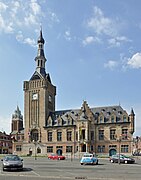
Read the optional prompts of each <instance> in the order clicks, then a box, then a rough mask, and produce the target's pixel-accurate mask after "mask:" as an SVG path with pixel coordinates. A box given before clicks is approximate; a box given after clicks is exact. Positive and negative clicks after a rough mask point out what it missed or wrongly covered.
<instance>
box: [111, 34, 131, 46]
mask: <svg viewBox="0 0 141 180" xmlns="http://www.w3.org/2000/svg"><path fill="white" fill-rule="evenodd" d="M130 41H131V40H129V39H128V38H127V37H125V36H117V37H114V38H111V39H109V40H108V43H109V45H110V46H112V47H119V46H120V45H121V43H122V42H130Z"/></svg>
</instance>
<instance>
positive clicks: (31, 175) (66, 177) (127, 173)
mask: <svg viewBox="0 0 141 180" xmlns="http://www.w3.org/2000/svg"><path fill="white" fill-rule="evenodd" d="M23 159H24V170H23V171H18V172H16V171H10V172H9V171H8V172H7V171H4V172H3V171H2V166H1V165H0V180H17V179H18V180H33V179H34V180H44V179H47V180H55V179H56V180H57V179H60V180H61V179H62V180H78V179H79V180H80V179H88V180H92V179H94V180H96V179H97V180H100V179H101V180H102V179H103V180H105V179H109V180H119V179H120V180H123V179H124V180H126V179H127V180H136V179H137V180H138V179H141V160H140V159H136V163H135V164H115V163H114V164H112V163H110V162H109V160H108V159H99V165H83V166H82V165H80V163H79V160H78V159H72V160H71V159H66V160H64V161H63V160H62V161H60V160H48V159H47V158H37V160H35V159H34V157H29V158H23Z"/></svg>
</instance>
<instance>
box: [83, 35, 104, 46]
mask: <svg viewBox="0 0 141 180" xmlns="http://www.w3.org/2000/svg"><path fill="white" fill-rule="evenodd" d="M93 42H98V43H101V40H100V39H99V38H98V37H94V36H87V37H86V38H85V39H84V40H83V41H82V43H83V45H84V46H86V45H88V44H91V43H93Z"/></svg>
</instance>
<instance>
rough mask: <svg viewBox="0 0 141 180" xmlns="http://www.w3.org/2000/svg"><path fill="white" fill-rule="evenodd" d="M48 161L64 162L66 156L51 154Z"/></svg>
mask: <svg viewBox="0 0 141 180" xmlns="http://www.w3.org/2000/svg"><path fill="white" fill-rule="evenodd" d="M48 159H53V160H55V159H56V160H64V159H65V156H62V155H58V154H50V155H48Z"/></svg>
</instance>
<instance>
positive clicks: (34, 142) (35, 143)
mask: <svg viewBox="0 0 141 180" xmlns="http://www.w3.org/2000/svg"><path fill="white" fill-rule="evenodd" d="M33 144H34V145H35V160H37V154H36V145H37V142H36V141H35V140H33Z"/></svg>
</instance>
